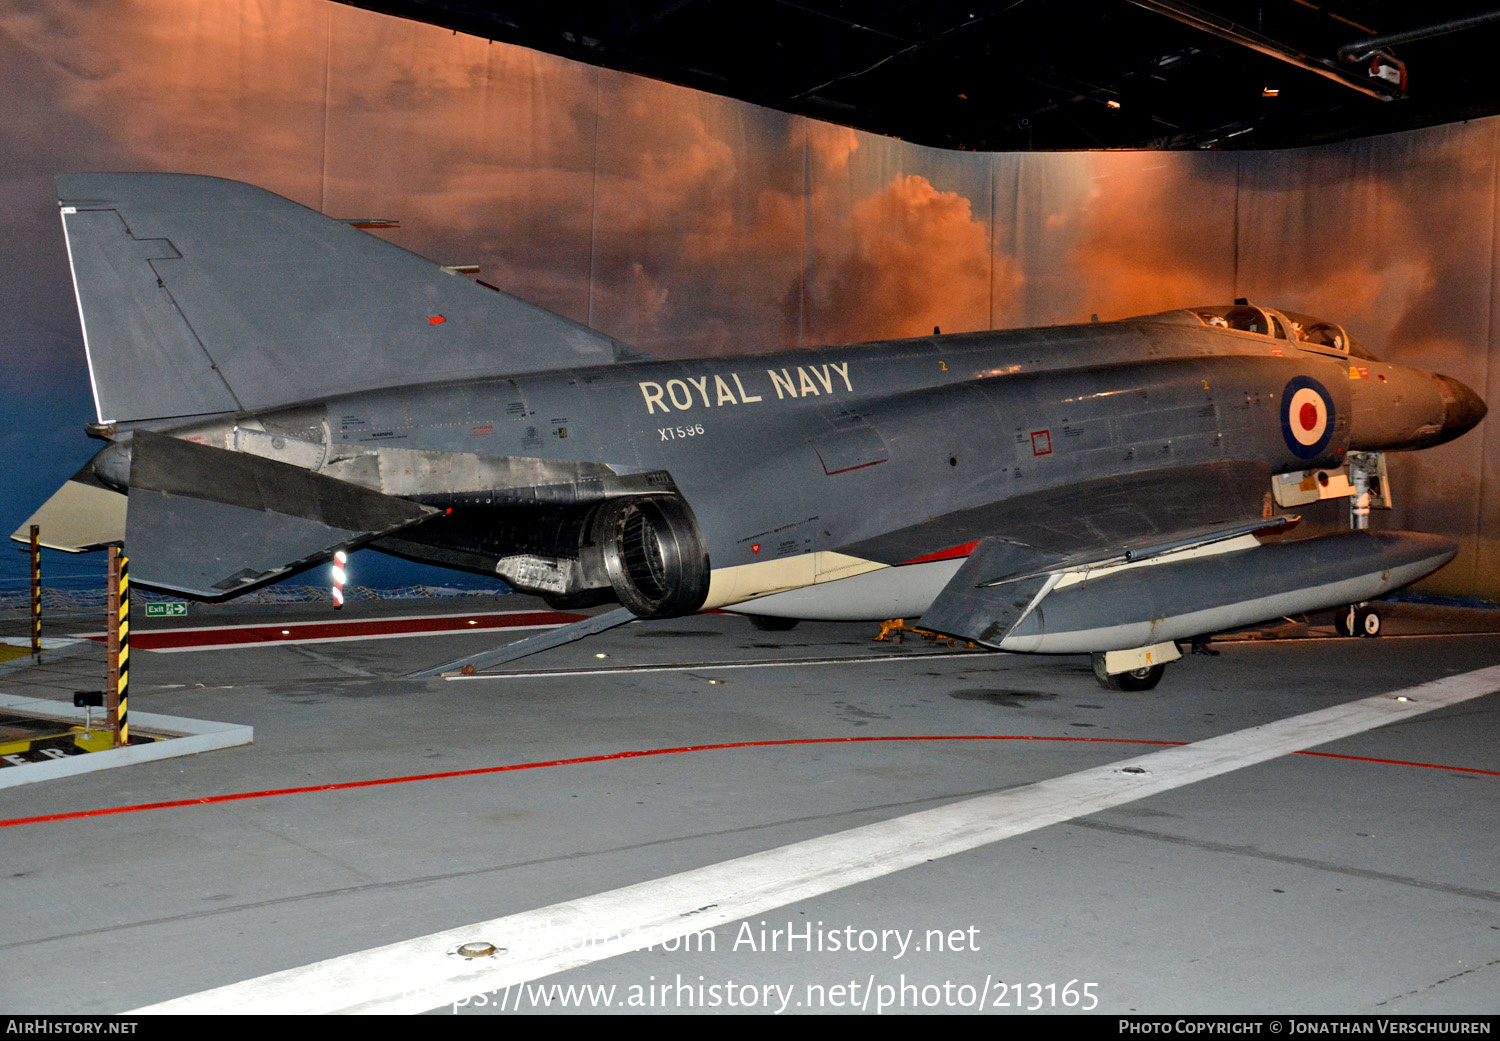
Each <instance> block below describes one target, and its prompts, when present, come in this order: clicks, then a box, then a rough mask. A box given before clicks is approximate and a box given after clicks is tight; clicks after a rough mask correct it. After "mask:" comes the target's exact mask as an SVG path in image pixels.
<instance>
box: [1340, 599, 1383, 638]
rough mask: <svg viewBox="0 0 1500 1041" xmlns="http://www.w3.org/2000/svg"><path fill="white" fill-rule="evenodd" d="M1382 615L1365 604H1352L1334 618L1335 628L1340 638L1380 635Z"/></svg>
mask: <svg viewBox="0 0 1500 1041" xmlns="http://www.w3.org/2000/svg"><path fill="white" fill-rule="evenodd" d="M1380 626H1381V622H1380V613H1379V612H1378V611H1376V610H1375V608H1373V607H1370V606H1368V605H1365V604H1350V605H1349V606H1348V607H1346V608H1344V609H1342V610H1341V611H1339V612H1338V613H1337V614H1335V615H1334V616H1333V628H1334V630H1335V631H1337V632H1338V634H1339V635H1340V636H1363V637H1366V638H1370V639H1373V638H1374V637H1376V636H1379V635H1380Z"/></svg>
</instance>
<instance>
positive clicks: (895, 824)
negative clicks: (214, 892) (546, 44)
mask: <svg viewBox="0 0 1500 1041" xmlns="http://www.w3.org/2000/svg"><path fill="white" fill-rule="evenodd" d="M1497 690H1500V666H1492V667H1490V668H1487V669H1480V670H1478V671H1476V672H1468V673H1464V674H1462V675H1459V676H1451V677H1448V678H1446V679H1441V680H1435V681H1433V682H1431V683H1425V684H1422V685H1421V686H1418V687H1411V688H1408V689H1405V690H1399V691H1392V692H1390V693H1387V694H1379V695H1376V696H1375V697H1371V698H1364V699H1363V700H1360V701H1353V702H1349V703H1348V704H1344V705H1337V706H1334V707H1333V708H1328V709H1323V710H1321V711H1318V712H1309V713H1307V714H1306V715H1301V716H1293V717H1292V718H1290V719H1283V720H1278V721H1276V722H1273V723H1266V724H1264V725H1262V726H1256V727H1250V728H1249V729H1246V730H1239V731H1236V732H1234V733H1231V734H1225V735H1223V736H1221V737H1214V738H1209V739H1208V740H1206V741H1198V742H1195V743H1193V744H1191V745H1184V746H1181V747H1178V748H1169V749H1165V750H1163V751H1160V752H1152V753H1150V754H1148V755H1143V756H1138V757H1136V758H1134V759H1127V760H1123V761H1121V762H1118V763H1112V764H1109V765H1107V766H1101V767H1096V768H1094V769H1091V770H1083V771H1080V772H1078V773H1074V774H1068V775H1067V776H1064V777H1057V778H1054V779H1052V780H1048V781H1039V782H1037V783H1036V784H1029V785H1025V786H1023V787H1020V788H1014V789H1010V790H1008V791H1003V792H996V793H994V794H991V795H982V796H979V797H977V798H973V799H965V800H963V801H961V802H956V803H952V804H950V805H947V806H942V807H939V808H937V809H932V810H924V811H921V812H919V813H911V814H907V815H906V816H902V817H897V818H895V819H893V820H888V821H882V822H881V823H878V824H869V825H865V826H864V827H860V828H853V829H851V830H849V831H843V832H839V833H836V834H833V835H826V836H823V837H822V838H816V839H808V840H806V841H804V842H797V843H793V844H792V845H789V846H782V847H780V848H778V849H772V850H767V851H766V852H764V853H755V854H752V855H750V856H747V857H740V858H738V859H735V860H729V861H725V862H723V863H719V864H711V865H709V866H707V867H702V868H697V869H695V870H692V871H684V872H682V873H681V874H677V875H670V876H667V877H666V878H659V879H655V880H653V881H650V882H642V883H639V884H637V885H633V886H627V887H625V888H623V889H616V890H612V891H610V892H606V893H598V894H595V895H593V896H586V897H581V898H579V899H577V900H569V901H566V902H564V903H560V904H553V905H552V906H550V907H543V908H538V909H537V910H534V911H526V912H523V913H521V914H515V915H510V916H508V917H505V918H497V919H493V920H491V921H487V922H476V923H475V924H473V925H466V926H463V927H461V928H458V929H449V930H446V931H444V932H439V933H433V934H431V935H428V936H421V937H417V938H416V939H413V940H406V941H403V942H401V943H395V944H391V945H389V946H386V947H377V948H374V949H372V950H367V951H360V952H357V953H354V954H349V955H345V956H343V957H339V958H330V959H328V960H327V961H321V962H316V963H314V964H312V965H306V966H303V967H301V968H296V969H288V970H286V971H284V972H276V973H272V974H270V975H268V976H261V977H258V978H256V979H250V980H245V981H244V982H241V983H234V984H230V985H229V986H225V987H219V988H216V989H214V990H208V991H203V992H201V993H198V994H190V995H188V996H186V997H182V998H177V999H175V1000H172V1001H166V1002H163V1003H161V1004H158V1005H152V1006H150V1007H147V1008H141V1009H136V1010H135V1011H134V1012H133V1013H130V1014H136V1013H168V1012H173V1013H176V1012H181V1013H188V1012H191V1013H209V1012H212V1013H232V1012H240V1013H247V1012H262V1013H273V1012H280V1013H295V1012H422V1011H426V1010H428V1009H433V1008H438V1007H440V1006H444V1005H449V1004H452V1003H453V1002H455V1001H464V1000H466V999H468V998H470V997H471V996H476V995H480V994H490V993H491V992H497V991H500V990H503V989H504V988H506V987H512V986H515V985H516V984H520V983H524V982H528V981H532V980H536V979H540V978H542V977H544V976H549V975H552V974H553V973H558V972H563V971H565V970H568V969H573V968H577V967H579V966H581V965H588V964H590V963H592V962H597V961H602V960H604V959H606V958H611V957H614V956H616V955H620V954H626V953H629V952H631V951H635V950H640V949H642V948H644V947H646V946H647V945H650V944H659V943H663V942H666V941H669V940H673V939H674V938H676V937H679V936H682V935H684V934H686V933H689V932H696V931H698V930H704V929H712V928H714V927H715V926H719V925H725V924H728V923H730V922H735V921H738V920H740V919H742V918H748V917H750V916H752V915H756V914H762V913H764V912H766V911H770V910H773V909H775V908H778V907H784V906H786V905H788V904H794V903H797V902H799V901H804V900H811V899H814V898H816V897H818V896H821V895H823V894H824V893H829V892H832V891H834V890H837V889H842V888H844V887H846V886H851V885H854V884H856V883H858V882H864V881H867V880H869V879H874V878H880V877H882V876H885V875H889V874H892V873H893V872H896V871H901V870H903V869H905V868H909V867H915V866H917V865H919V864H922V863H925V862H927V861H929V860H933V859H936V858H938V857H946V856H952V855H953V854H955V853H962V852H965V851H967V850H971V849H975V848H977V847H979V846H984V845H987V844H989V843H992V842H998V841H1000V840H1002V839H1007V838H1012V837H1014V836H1016V835H1021V834H1025V833H1027V832H1030V831H1035V830H1037V829H1039V828H1045V827H1048V826H1050V825H1053V824H1059V823H1062V822H1063V821H1067V820H1071V819H1073V818H1075V817H1080V816H1084V815H1086V814H1091V813H1098V812H1099V811H1101V810H1105V809H1108V808H1110V807H1113V806H1119V805H1122V804H1124V803H1128V802H1134V801H1135V800H1137V799H1144V798H1147V797H1148V796H1152V795H1156V794H1159V793H1161V792H1165V791H1169V790H1171V789H1173V788H1180V787H1183V786H1184V785H1189V784H1193V783H1195V782H1197V781H1203V780H1206V779H1208V778H1211V777H1217V776H1219V775H1220V774H1225V773H1229V772H1230V771H1233V770H1239V769H1242V768H1244V767H1247V766H1252V765H1254V764H1256V763H1262V762H1266V761H1267V760H1271V759H1277V758H1280V757H1281V756H1284V755H1290V754H1291V753H1293V752H1297V751H1300V750H1302V749H1305V748H1311V747H1313V746H1316V745H1322V744H1326V743H1328V742H1330V741H1336V740H1338V739H1340V738H1344V737H1349V736H1351V735H1354V734H1359V733H1362V732H1364V731H1366V730H1373V729H1374V728H1376V727H1379V726H1384V725H1386V724H1388V723H1394V722H1397V721H1399V720H1403V719H1408V718H1410V717H1412V716H1417V715H1420V714H1422V713H1424V712H1431V711H1433V710H1434V709H1439V708H1445V707H1447V706H1450V705H1456V704H1458V703H1460V702H1463V701H1468V700H1470V699H1472V698H1477V697H1482V696H1484V695H1486V694H1490V693H1493V692H1495V691H1497ZM473 941H485V942H488V943H492V944H495V945H496V946H497V947H501V948H504V949H505V952H504V953H503V954H497V955H493V956H491V957H487V958H475V959H467V958H463V957H461V956H459V955H458V954H457V953H455V952H456V951H457V949H458V947H459V946H460V945H462V944H465V943H470V942H473Z"/></svg>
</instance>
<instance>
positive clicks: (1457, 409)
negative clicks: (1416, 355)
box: [1432, 373, 1489, 444]
mask: <svg viewBox="0 0 1500 1041" xmlns="http://www.w3.org/2000/svg"><path fill="white" fill-rule="evenodd" d="M1432 378H1433V379H1435V380H1436V381H1437V383H1438V386H1439V387H1440V388H1441V390H1442V393H1443V429H1442V432H1441V433H1440V434H1439V435H1438V439H1437V440H1436V441H1434V442H1433V444H1442V443H1443V442H1445V441H1452V440H1453V439H1454V438H1455V437H1459V436H1461V435H1463V434H1466V433H1468V432H1469V431H1470V430H1473V429H1474V428H1475V427H1476V426H1478V425H1479V421H1480V420H1481V419H1483V418H1484V415H1485V413H1486V412H1488V411H1489V406H1488V405H1486V404H1485V403H1484V399H1483V398H1481V397H1480V396H1479V395H1478V394H1475V393H1474V392H1473V391H1472V390H1470V389H1469V388H1468V387H1467V386H1465V385H1464V384H1462V383H1460V382H1459V381H1458V380H1456V379H1454V378H1453V377H1452V376H1443V375H1440V374H1439V373H1433V376H1432Z"/></svg>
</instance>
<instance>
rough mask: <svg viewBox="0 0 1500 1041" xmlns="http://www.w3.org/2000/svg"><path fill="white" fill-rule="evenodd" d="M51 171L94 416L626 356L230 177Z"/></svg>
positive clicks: (296, 396)
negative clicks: (84, 347)
mask: <svg viewBox="0 0 1500 1041" xmlns="http://www.w3.org/2000/svg"><path fill="white" fill-rule="evenodd" d="M57 187H58V194H59V202H60V205H61V208H62V219H63V227H64V229H65V231H66V234H67V240H68V255H69V260H70V262H71V264H72V269H73V281H74V285H75V287H76V289H77V293H78V309H79V314H80V317H81V319H82V322H83V331H84V341H85V344H86V345H87V349H88V356H89V371H90V374H91V376H92V379H93V385H94V400H95V405H96V407H97V409H98V413H99V420H100V421H101V422H106V423H108V422H123V423H130V422H134V421H141V420H152V419H163V418H172V417H187V416H197V415H205V414H211V413H219V412H237V411H243V410H250V409H260V408H266V407H269V406H274V405H281V404H287V403H290V402H296V401H304V400H309V399H316V398H321V397H327V396H330V395H333V394H339V393H345V392H351V391H360V390H371V389H375V388H378V387H387V386H393V385H400V384H411V383H424V382H431V381H435V380H445V379H467V378H475V377H482V376H498V375H510V374H514V373H521V372H540V371H545V370H549V369H561V368H573V367H577V366H582V365H596V364H609V363H610V362H613V361H614V360H616V359H617V358H622V357H630V356H634V355H633V354H632V352H629V351H628V350H627V349H625V348H624V347H623V345H621V344H618V343H617V342H616V341H614V340H612V339H611V338H609V337H607V336H605V335H603V334H602V333H598V332H595V331H594V330H592V329H589V328H587V327H585V326H582V325H579V324H578V323H576V322H572V321H569V320H568V319H566V318H563V317H561V316H559V315H555V314H552V313H551V312H549V311H545V310H543V309H542V308H539V307H535V306H533V305H531V304H528V303H526V302H525V301H523V300H519V299H517V298H515V297H513V296H509V295H508V294H505V293H499V292H495V291H494V290H491V289H488V288H486V287H484V286H481V285H479V284H477V283H475V282H473V281H471V280H469V279H467V278H463V277H461V276H458V275H454V274H450V273H448V272H446V271H444V270H443V269H442V268H441V267H440V266H439V265H437V264H435V263H433V262H432V261H430V260H426V259H424V258H422V257H419V256H417V255H416V254H414V253H411V252H408V251H407V250H404V249H401V248H400V247H398V246H393V245H391V244H390V243H388V242H384V241H381V240H380V239H378V238H376V237H375V236H373V235H370V234H368V233H367V232H364V231H361V230H359V229H358V228H355V227H352V226H351V225H349V224H348V223H346V222H344V221H339V220H333V219H331V218H329V217H325V216H323V215H322V214H320V213H317V212H316V211H314V210H310V209H308V208H307V207H305V206H300V205H298V204H297V203H294V202H291V201H289V200H287V199H283V198H281V197H280V196H278V195H273V194H272V193H270V192H268V191H264V190H262V189H260V188H255V187H252V186H250V185H247V184H241V183H239V182H237V181H226V180H221V179H218V178H214V177H197V176H188V175H183V174H78V175H72V176H65V177H59V178H58V179H57Z"/></svg>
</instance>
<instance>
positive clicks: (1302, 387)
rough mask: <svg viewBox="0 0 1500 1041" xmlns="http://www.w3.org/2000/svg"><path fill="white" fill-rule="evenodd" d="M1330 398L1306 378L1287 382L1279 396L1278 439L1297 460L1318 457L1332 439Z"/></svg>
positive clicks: (1316, 384)
mask: <svg viewBox="0 0 1500 1041" xmlns="http://www.w3.org/2000/svg"><path fill="white" fill-rule="evenodd" d="M1333 415H1334V412H1333V398H1332V396H1331V395H1330V394H1329V393H1328V390H1327V388H1325V387H1324V386H1323V384H1321V383H1319V382H1318V381H1317V380H1315V379H1312V378H1311V377H1308V376H1298V377H1296V378H1295V379H1292V380H1290V381H1288V383H1287V385H1286V390H1285V391H1283V392H1282V395H1281V436H1282V437H1283V438H1284V439H1285V440H1286V446H1287V448H1289V449H1291V452H1292V454H1293V455H1294V456H1296V457H1297V458H1298V459H1312V458H1314V457H1316V456H1320V455H1322V454H1323V452H1324V451H1325V450H1326V449H1327V448H1328V442H1330V441H1332V440H1333Z"/></svg>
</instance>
